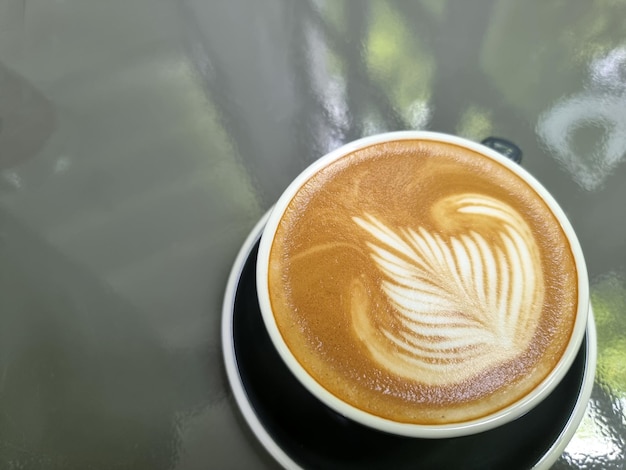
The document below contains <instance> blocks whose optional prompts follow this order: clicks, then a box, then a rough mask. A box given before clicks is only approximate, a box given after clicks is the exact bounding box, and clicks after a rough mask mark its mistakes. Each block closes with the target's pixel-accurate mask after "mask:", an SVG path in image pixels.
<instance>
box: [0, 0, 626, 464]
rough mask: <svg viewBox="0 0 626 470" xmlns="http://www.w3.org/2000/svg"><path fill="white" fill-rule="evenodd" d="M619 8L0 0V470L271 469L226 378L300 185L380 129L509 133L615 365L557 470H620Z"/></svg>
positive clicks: (625, 238)
mask: <svg viewBox="0 0 626 470" xmlns="http://www.w3.org/2000/svg"><path fill="white" fill-rule="evenodd" d="M625 17H626V4H624V2H620V1H616V0H593V1H587V0H576V1H570V2H562V1H539V0H532V1H530V0H529V1H525V2H521V1H516V0H476V1H472V2H468V1H465V0H443V1H437V0H415V1H408V0H407V1H403V0H388V1H376V2H374V1H322V0H297V1H288V0H221V1H217V0H215V1H207V0H178V1H175V0H107V1H96V0H28V1H26V0H0V468H7V469H30V468H37V469H40V468H41V469H74V468H76V469H94V470H95V469H98V470H99V469H177V470H178V469H180V470H182V469H205V468H218V469H248V468H250V469H258V468H276V464H275V463H274V461H273V460H272V459H271V458H270V457H269V455H268V454H267V452H266V451H265V450H264V449H263V448H262V447H261V446H260V445H259V444H258V442H257V440H256V439H255V438H254V436H253V435H252V433H251V432H250V431H249V429H248V427H247V426H246V424H245V422H244V421H243V419H242V417H241V414H240V412H239V410H238V408H237V406H236V404H235V402H234V400H233V397H232V392H231V389H230V387H229V385H228V383H227V380H226V375H225V373H224V367H223V365H222V353H221V341H220V317H221V306H222V300H223V297H224V289H225V286H226V281H227V277H228V274H229V271H230V268H231V266H232V264H233V261H234V259H235V256H236V254H237V251H238V250H239V248H240V246H241V244H242V243H243V241H244V239H245V238H246V236H247V234H248V233H249V232H250V230H251V229H252V227H253V226H254V225H255V223H256V222H257V221H258V220H259V219H260V218H261V216H262V215H263V214H264V213H265V211H266V210H267V209H268V208H269V207H270V206H271V205H272V204H273V202H274V201H275V200H276V198H277V197H278V195H279V194H280V193H281V192H282V190H283V189H284V188H285V187H286V186H287V184H288V183H289V182H290V180H291V179H292V178H293V177H294V176H295V175H296V174H298V173H299V172H300V171H301V170H302V169H303V168H304V167H305V166H307V165H308V164H309V163H311V162H313V161H314V160H316V159H317V158H319V157H320V156H321V155H323V154H324V153H326V152H327V151H329V150H331V149H334V148H336V147H338V146H340V145H341V144H342V143H344V142H348V141H350V140H354V139H355V138H358V137H361V136H365V135H371V134H374V133H378V132H383V131H388V130H401V129H429V130H435V131H442V132H448V133H454V134H458V135H461V136H465V137H468V138H470V139H474V140H482V139H483V138H485V137H487V136H499V137H503V138H506V139H508V140H510V141H512V142H514V143H515V144H517V145H518V146H519V147H520V148H521V149H522V151H523V153H524V158H523V165H524V167H525V168H526V169H528V170H529V171H530V172H531V173H533V174H534V175H535V176H536V177H537V178H538V179H539V180H540V181H541V182H542V183H543V184H544V185H545V186H546V187H547V188H548V189H549V190H550V191H551V192H552V193H553V194H554V196H555V197H556V199H557V200H558V201H559V202H560V204H561V206H562V207H563V208H564V210H565V211H566V213H567V214H568V216H569V218H570V221H571V223H572V225H573V226H574V228H575V230H576V231H577V233H578V235H579V238H580V242H581V244H582V247H583V250H584V252H585V256H586V259H587V264H588V269H589V276H590V281H591V294H592V302H593V305H594V309H595V316H596V324H597V330H598V369H597V375H596V383H595V387H594V390H593V393H592V397H591V401H590V403H589V406H588V409H587V413H586V416H585V418H584V419H583V421H582V423H581V425H580V427H579V429H578V431H577V433H576V435H575V436H574V438H573V439H572V441H571V442H570V444H569V446H568V447H567V449H566V451H565V453H564V454H563V456H562V457H561V458H560V459H559V460H558V462H557V463H556V464H555V468H558V469H569V468H602V469H612V468H615V469H620V468H624V467H625V466H626V455H625V452H626V451H625V448H626V445H625V442H624V441H625V440H626V422H625V421H626V418H625V417H624V406H625V404H626V184H625V182H626V161H625V160H626V43H624V21H623V18H625Z"/></svg>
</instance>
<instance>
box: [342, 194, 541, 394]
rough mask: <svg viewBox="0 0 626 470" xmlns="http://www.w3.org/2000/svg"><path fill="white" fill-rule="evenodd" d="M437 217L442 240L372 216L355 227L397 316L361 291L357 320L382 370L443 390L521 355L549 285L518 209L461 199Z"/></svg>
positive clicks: (447, 203)
mask: <svg viewBox="0 0 626 470" xmlns="http://www.w3.org/2000/svg"><path fill="white" fill-rule="evenodd" d="M437 208H438V209H437V210H433V214H432V215H433V217H434V218H435V220H436V226H437V227H438V228H440V230H436V231H433V232H435V233H431V232H429V231H427V230H426V229H425V228H423V227H422V226H418V227H417V228H416V229H412V228H401V229H395V230H394V229H393V228H391V227H389V226H387V225H385V224H384V223H383V222H381V221H380V220H379V219H377V218H376V217H374V216H372V215H369V214H364V215H363V216H362V217H354V218H353V220H354V221H355V222H356V223H357V224H358V225H359V226H360V227H361V228H363V229H364V230H365V231H366V232H367V233H368V234H369V235H370V237H367V239H366V240H365V243H366V244H367V246H368V248H369V251H370V255H371V258H372V259H373V260H374V262H375V264H376V266H377V268H378V270H379V271H380V272H381V274H382V275H383V276H382V279H383V280H382V281H381V286H380V287H381V288H382V291H383V292H384V294H385V296H386V297H387V300H388V303H389V305H391V306H392V307H393V308H392V309H390V310H389V312H390V313H389V314H388V315H391V317H390V318H380V317H379V316H378V315H380V312H375V311H372V310H373V309H372V307H371V306H370V304H369V303H368V302H369V301H368V300H366V299H360V298H358V295H357V294H358V293H357V291H358V289H357V290H353V293H352V317H353V325H354V328H355V329H356V333H357V335H358V337H360V338H361V340H362V341H363V342H364V343H365V344H366V346H367V347H368V349H369V350H370V352H371V353H372V355H373V357H374V358H375V359H376V360H377V361H378V362H379V363H380V364H381V365H382V366H383V367H385V368H387V369H389V370H390V371H392V372H394V373H396V374H399V375H401V376H403V377H407V378H413V379H415V380H419V381H420V382H424V383H428V384H432V385H446V384H450V383H458V382H460V381H462V380H464V379H467V378H469V377H471V376H473V375H475V374H478V373H480V372H481V371H484V370H486V369H489V368H492V367H496V366H497V365H499V364H502V363H503V362H504V361H506V360H508V359H510V358H512V357H514V356H516V355H519V354H521V353H523V352H524V350H525V349H526V348H527V346H528V344H529V342H530V340H531V339H532V337H533V334H534V331H535V329H536V327H537V324H538V321H539V317H540V315H541V310H542V303H543V296H544V286H543V274H542V270H541V264H540V258H539V250H538V247H537V243H536V241H535V239H534V237H533V235H532V232H531V230H530V228H529V227H528V224H527V223H526V222H525V221H524V219H523V218H522V217H521V216H520V214H519V213H518V212H517V211H515V210H514V209H513V208H512V207H510V206H509V205H507V204H505V203H504V202H502V201H499V200H496V199H494V198H491V197H488V196H484V195H480V194H461V195H455V196H450V197H448V198H446V199H445V200H442V201H441V204H437ZM442 208H443V209H442ZM450 227H452V228H450ZM469 227H471V228H469ZM362 291H363V290H361V292H362ZM355 296H356V297H355Z"/></svg>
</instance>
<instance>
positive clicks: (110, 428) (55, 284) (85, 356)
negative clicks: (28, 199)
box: [0, 210, 210, 470]
mask: <svg viewBox="0 0 626 470" xmlns="http://www.w3.org/2000/svg"><path fill="white" fill-rule="evenodd" d="M141 319H142V316H140V315H137V314H136V312H135V311H134V309H133V307H132V306H131V305H129V304H128V303H127V302H125V301H124V300H123V299H121V298H119V297H118V296H117V295H116V294H115V293H114V292H113V291H112V290H111V289H110V288H109V287H107V285H106V284H104V283H103V282H101V281H100V280H99V279H97V278H95V277H94V276H93V275H92V274H91V273H89V272H86V271H85V270H84V269H82V268H81V267H80V266H77V265H76V264H73V263H72V262H70V261H69V260H68V259H66V258H65V257H64V256H63V255H62V254H60V253H59V252H57V251H55V250H54V248H52V247H51V246H49V245H47V244H46V243H45V242H43V241H42V240H41V239H40V238H38V236H37V235H36V234H34V233H33V232H32V231H31V230H29V229H27V228H26V227H24V225H23V224H22V223H21V222H19V221H18V220H16V219H15V218H14V217H13V216H12V215H9V214H7V213H5V212H4V211H2V210H0V468H46V469H57V468H58V469H74V468H77V469H87V468H89V469H93V470H96V469H113V468H133V469H150V470H154V469H160V468H171V467H172V465H173V463H174V462H175V461H176V460H177V454H178V449H179V438H178V435H179V434H178V430H177V427H178V426H179V424H180V422H181V420H182V419H183V418H184V417H185V415H186V414H188V413H190V412H192V411H191V410H192V409H193V408H194V407H198V406H200V405H201V402H202V401H203V400H204V401H206V400H207V399H209V401H210V396H209V397H207V396H197V395H196V396H194V395H193V394H194V393H196V394H197V393H198V387H195V388H194V387H191V386H189V381H190V380H197V379H194V378H193V377H196V376H197V375H202V373H203V372H205V373H206V370H203V368H205V367H206V364H203V362H204V361H203V359H202V358H201V355H200V354H198V357H197V358H194V357H192V356H191V355H189V354H188V353H186V352H185V353H180V352H176V351H174V352H172V351H168V350H167V349H166V348H165V347H164V346H163V345H161V344H159V341H158V339H157V337H156V336H155V335H153V334H152V333H151V330H150V328H149V325H147V324H144V323H142V320H141ZM194 390H195V391H194ZM209 392H210V390H209ZM205 395H206V393H205ZM209 395H210V394H209Z"/></svg>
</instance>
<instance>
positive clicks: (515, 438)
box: [222, 220, 596, 470]
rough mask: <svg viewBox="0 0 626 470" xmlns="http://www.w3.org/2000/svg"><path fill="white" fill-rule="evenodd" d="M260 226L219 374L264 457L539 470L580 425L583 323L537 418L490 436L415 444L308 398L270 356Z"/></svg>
mask: <svg viewBox="0 0 626 470" xmlns="http://www.w3.org/2000/svg"><path fill="white" fill-rule="evenodd" d="M263 222H264V220H261V222H259V224H258V225H257V227H256V228H255V229H254V230H253V232H252V233H251V234H250V237H249V238H248V240H247V242H246V244H245V245H244V247H243V248H242V250H241V252H240V255H239V257H238V260H237V261H236V262H235V266H234V267H233V272H232V273H231V280H230V283H229V288H227V291H226V298H225V301H224V312H223V325H222V334H223V337H222V339H223V348H224V357H225V362H226V369H227V372H228V376H229V380H230V383H231V387H232V388H233V392H234V394H235V398H236V399H237V402H238V405H239V407H240V409H241V411H242V413H243V415H244V418H245V419H246V421H247V422H248V424H249V425H250V427H251V428H252V430H253V432H254V433H255V435H256V436H257V438H259V440H260V441H261V443H262V444H263V445H264V447H265V448H266V449H267V450H268V452H269V453H270V454H272V455H273V457H274V458H275V459H276V460H277V461H278V462H279V463H281V464H282V465H283V466H285V467H289V468H298V467H302V468H307V469H309V468H310V469H313V468H319V469H335V468H336V469H342V470H343V469H359V470H361V469H403V468H411V469H414V468H420V469H428V468H435V469H442V468H464V469H474V468H476V469H489V468H496V469H500V468H507V469H513V468H520V469H528V468H538V467H541V468H547V467H548V466H550V465H551V464H552V463H554V461H555V460H556V459H557V458H558V457H559V455H560V454H561V453H562V451H563V449H564V448H565V446H566V444H567V442H569V440H570V439H571V437H572V436H573V434H574V432H575V430H576V428H577V427H578V424H579V423H580V420H581V419H582V417H583V415H584V411H585V409H586V405H587V402H588V400H589V395H590V393H591V387H592V385H593V374H594V371H595V354H596V351H595V346H596V344H595V329H594V328H593V317H591V318H590V322H589V326H588V328H587V332H586V335H585V339H584V340H583V344H582V346H581V349H580V351H579V353H578V356H577V357H576V360H575V362H574V364H573V366H572V368H571V369H570V371H569V372H568V374H567V375H566V377H565V378H564V379H563V381H562V382H561V383H560V384H559V385H558V387H557V388H556V389H555V390H554V392H553V393H552V394H551V395H550V396H549V397H548V398H547V399H546V400H545V401H544V402H542V403H541V404H540V405H539V406H538V407H537V408H535V409H534V410H532V411H531V412H529V413H528V414H526V415H525V416H523V417H521V418H519V419H517V420H516V421H514V422H512V423H509V424H506V425H504V426H502V427H500V428H498V429H495V430H491V431H487V432H483V433H481V434H476V435H473V436H468V437H460V438H453V439H417V438H406V437H399V436H394V435H390V434H386V433H382V432H378V431H375V430H372V429H370V428H367V427H364V426H362V425H360V424H357V423H355V422H352V421H349V420H347V419H346V418H344V417H342V416H340V415H338V414H337V413H335V412H334V411H332V410H330V409H329V408H327V407H326V406H325V405H323V404H322V403H320V402H319V401H318V400H317V399H316V398H314V397H313V395H311V394H310V393H309V392H308V391H307V390H306V389H305V388H304V387H303V386H302V385H300V383H299V382H298V381H297V380H296V379H295V378H294V377H293V375H292V374H291V373H290V372H289V370H288V369H287V367H286V366H285V364H284V363H283V362H282V359H281V358H280V356H279V355H278V353H277V352H276V351H275V350H274V347H273V345H272V343H271V340H270V338H269V336H268V334H267V332H266V329H265V325H264V324H263V320H262V318H261V313H260V310H259V306H258V303H257V292H256V283H255V268H256V254H257V250H258V241H259V236H260V233H261V231H262V228H263V226H264V223H263Z"/></svg>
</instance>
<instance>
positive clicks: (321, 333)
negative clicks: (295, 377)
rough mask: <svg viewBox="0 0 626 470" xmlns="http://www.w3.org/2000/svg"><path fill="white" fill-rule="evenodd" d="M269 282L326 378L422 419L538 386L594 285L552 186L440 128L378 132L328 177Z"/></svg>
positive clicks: (293, 345) (353, 400)
mask: <svg viewBox="0 0 626 470" xmlns="http://www.w3.org/2000/svg"><path fill="white" fill-rule="evenodd" d="M268 289H269V297H270V302H271V306H272V310H273V312H274V317H275V320H276V324H277V327H278V329H279V331H280V334H281V335H282V337H283V339H284V341H285V343H286V344H287V346H288V347H289V349H290V351H291V353H292V354H293V355H294V357H295V358H296V359H297V361H298V362H299V363H300V364H301V366H302V367H303V368H304V369H305V370H306V371H307V372H308V373H309V374H310V375H311V376H312V377H313V378H314V379H315V380H316V381H317V382H318V383H319V384H320V385H322V386H323V387H324V388H325V389H327V390H328V391H329V392H330V393H332V394H333V395H335V396H337V397H338V398H340V399H341V400H343V401H345V402H347V403H349V404H351V405H352V406H354V407H356V408H358V409H361V410H363V411H366V412H368V413H371V414H374V415H377V416H380V417H383V418H386V419H390V420H393V421H397V422H404V423H415V424H449V423H456V422H464V421H468V420H471V419H475V418H480V417H482V416H484V415H487V414H490V413H493V412H495V411H497V410H499V409H502V408H504V407H506V406H508V405H509V404H511V403H513V402H515V401H517V400H519V399H520V398H521V397H523V396H524V395H526V394H527V393H529V392H530V391H531V390H532V389H533V388H535V387H536V386H537V385H538V384H539V383H540V382H541V381H542V380H543V379H544V378H545V377H546V376H547V375H548V374H549V373H550V371H551V370H552V369H553V368H554V366H555V365H556V364H557V362H558V361H559V360H560V358H561V356H562V354H563V352H564V351H565V349H566V347H567V344H568V341H569V339H570V336H571V333H572V330H573V326H574V322H575V318H576V310H577V296H578V291H577V273H576V266H575V261H574V256H573V254H572V251H571V248H570V245H569V242H568V240H567V237H566V235H565V234H564V232H563V229H562V228H561V225H560V223H559V222H558V220H557V218H556V217H555V216H554V215H553V213H552V212H551V210H550V209H549V207H548V206H547V205H546V203H545V202H544V201H543V200H542V198H541V197H540V196H539V195H538V194H537V193H536V192H535V191H534V190H533V189H532V188H531V187H530V186H529V185H528V184H527V183H526V182H524V181H523V179H521V178H520V177H519V176H517V175H516V174H515V173H514V172H512V171H511V170H509V169H508V168H506V167H505V166H503V165H501V164H500V163H498V162H496V161H495V160H493V159H491V158H489V157H486V156H484V155H481V154H480V153H477V152H474V151H472V150H469V149H466V148H464V147H460V146H457V145H454V144H449V143H442V142H436V141H428V140H423V141H422V140H398V141H392V142H386V143H381V144H374V145H371V146H369V147H366V148H363V149H360V150H357V151H355V152H353V153H350V154H348V155H345V156H343V157H341V158H339V159H338V160H336V161H335V162H333V163H331V164H330V165H329V166H327V167H325V168H324V169H322V170H321V171H319V172H318V173H316V174H315V175H314V176H312V177H311V178H310V179H309V180H308V181H307V182H306V183H305V184H304V185H303V186H302V187H301V188H300V189H299V190H298V192H297V193H296V195H295V196H294V197H293V199H292V200H291V202H290V203H289V205H288V207H287V209H286V211H285V213H284V215H283V217H282V219H281V222H280V224H279V226H278V229H277V232H276V234H275V237H274V240H273V243H272V247H271V251H270V258H269V273H268Z"/></svg>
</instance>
